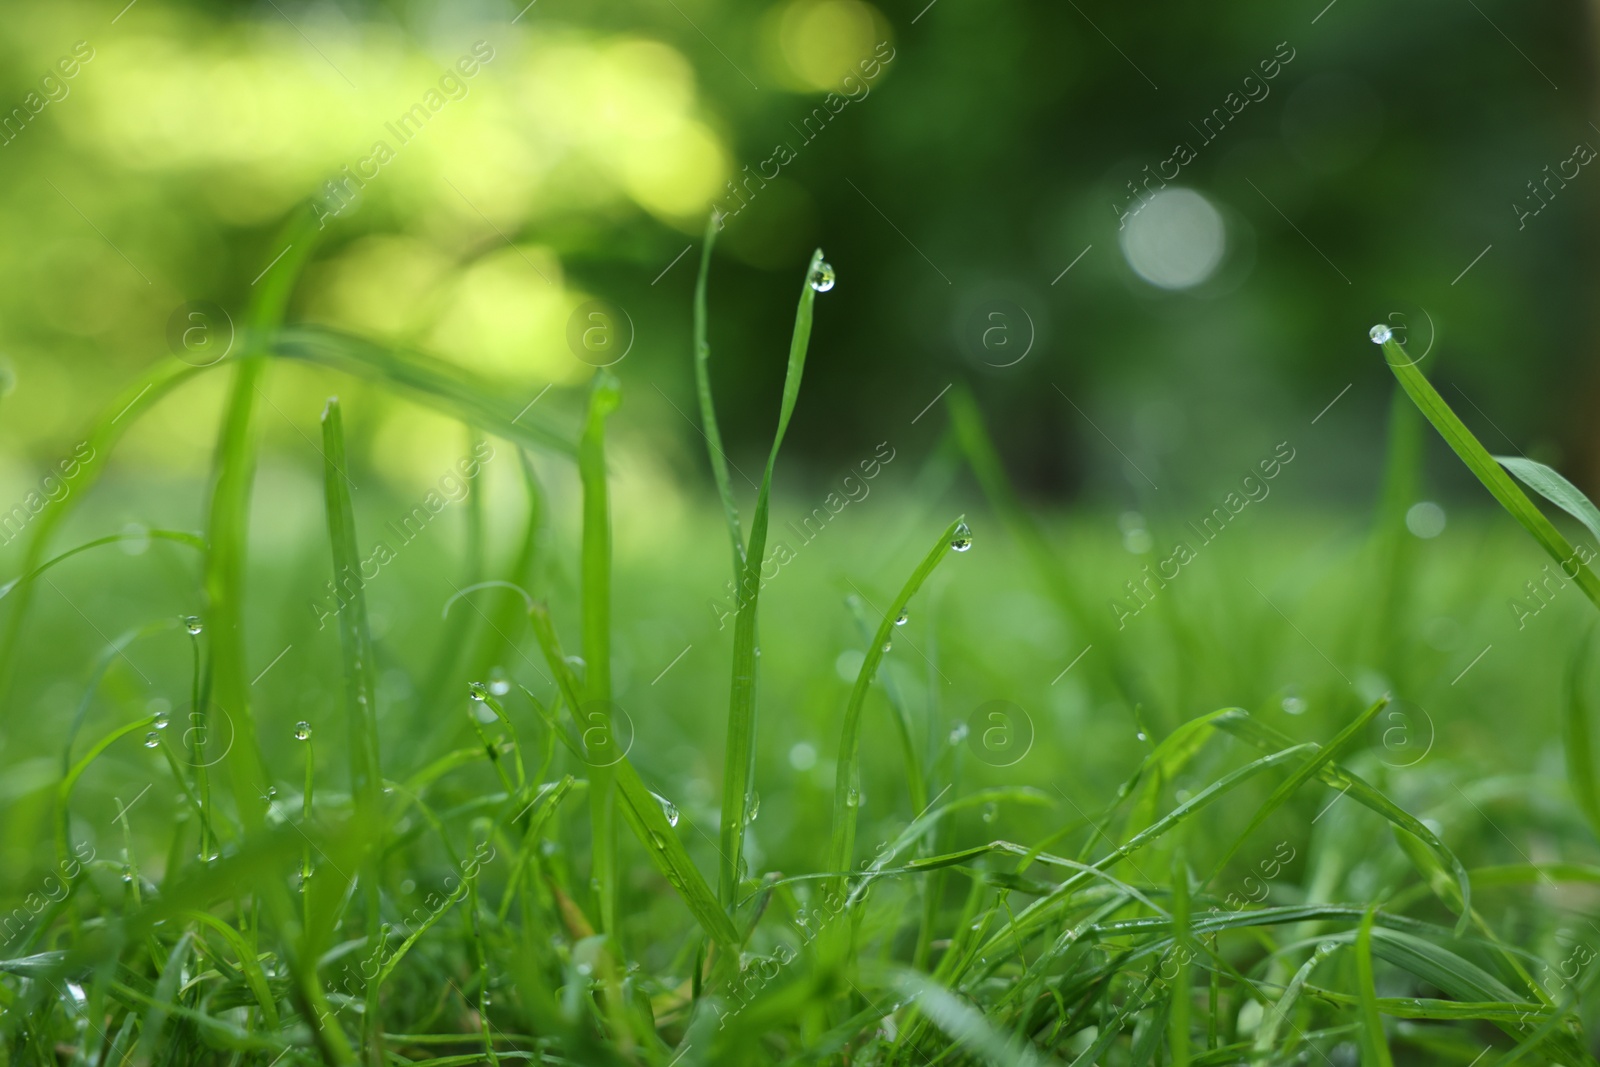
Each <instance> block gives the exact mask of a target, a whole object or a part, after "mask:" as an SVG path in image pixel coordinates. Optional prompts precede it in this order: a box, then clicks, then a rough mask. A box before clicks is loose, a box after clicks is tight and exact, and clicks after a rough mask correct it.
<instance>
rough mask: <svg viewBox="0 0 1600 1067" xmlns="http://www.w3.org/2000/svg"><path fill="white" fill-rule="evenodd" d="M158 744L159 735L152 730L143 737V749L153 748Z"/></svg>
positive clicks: (159, 740)
mask: <svg viewBox="0 0 1600 1067" xmlns="http://www.w3.org/2000/svg"><path fill="white" fill-rule="evenodd" d="M160 743H161V735H160V734H158V733H156V732H155V731H154V730H151V731H150V732H149V733H147V734H145V735H144V747H145V748H155V747H156V746H157V745H159V744H160Z"/></svg>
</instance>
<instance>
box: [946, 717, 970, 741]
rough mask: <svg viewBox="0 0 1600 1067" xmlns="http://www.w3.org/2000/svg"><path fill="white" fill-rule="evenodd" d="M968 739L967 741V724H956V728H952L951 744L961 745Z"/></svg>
mask: <svg viewBox="0 0 1600 1067" xmlns="http://www.w3.org/2000/svg"><path fill="white" fill-rule="evenodd" d="M966 739H967V724H966V723H964V722H958V723H956V724H955V726H954V727H952V728H951V730H950V743H951V744H952V745H959V744H960V743H961V742H963V741H965V740H966Z"/></svg>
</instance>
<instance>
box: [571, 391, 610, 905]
mask: <svg viewBox="0 0 1600 1067" xmlns="http://www.w3.org/2000/svg"><path fill="white" fill-rule="evenodd" d="M621 402H622V387H621V385H620V383H618V381H617V379H616V378H615V376H613V375H612V374H611V373H609V372H608V371H605V370H598V371H596V372H595V375H594V383H593V385H592V386H591V387H590V391H589V413H588V416H587V417H586V418H585V420H584V427H583V436H582V438H581V439H580V440H579V442H578V478H579V480H580V481H581V482H582V483H583V554H582V562H581V571H582V577H583V582H582V585H583V656H584V662H585V663H586V664H587V666H586V668H585V675H584V681H585V686H584V691H585V694H586V696H587V700H586V701H584V702H581V703H574V704H573V705H572V711H573V714H574V715H575V716H579V717H580V718H582V717H583V714H582V713H584V712H587V711H588V710H589V709H590V708H593V709H596V712H597V713H598V714H600V715H602V716H605V717H606V718H607V720H608V721H607V723H606V728H607V737H608V738H609V737H610V736H611V734H610V732H609V731H610V723H609V716H610V701H611V504H610V497H609V495H608V491H607V487H606V438H605V420H606V416H608V415H610V414H611V413H612V412H613V411H615V410H616V409H617V405H618V404H620V403H621ZM611 779H612V771H611V768H610V766H609V765H608V764H606V763H604V762H602V763H600V764H597V765H596V766H595V767H594V769H593V770H592V771H591V772H590V774H589V818H590V822H591V826H590V830H591V832H592V833H593V834H594V879H595V883H596V884H597V886H598V887H599V894H600V929H601V930H603V931H605V932H606V933H609V934H612V935H613V936H616V934H617V933H618V928H617V884H618V879H619V875H618V871H617V826H616V795H615V793H614V792H613V790H612V786H611Z"/></svg>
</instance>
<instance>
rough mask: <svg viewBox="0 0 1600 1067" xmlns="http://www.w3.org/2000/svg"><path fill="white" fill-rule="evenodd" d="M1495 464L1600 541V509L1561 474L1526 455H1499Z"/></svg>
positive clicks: (1495, 458) (1495, 459)
mask: <svg viewBox="0 0 1600 1067" xmlns="http://www.w3.org/2000/svg"><path fill="white" fill-rule="evenodd" d="M1494 461H1495V462H1496V463H1498V464H1500V466H1502V467H1504V468H1505V469H1506V470H1508V471H1510V472H1511V473H1512V474H1515V475H1516V476H1517V477H1518V478H1520V479H1521V480H1522V484H1524V485H1526V486H1527V487H1528V488H1529V489H1532V490H1533V491H1534V492H1535V493H1538V494H1539V495H1540V496H1542V497H1544V498H1545V499H1546V500H1548V501H1550V503H1552V504H1554V505H1555V506H1556V507H1558V508H1560V509H1561V510H1562V511H1565V512H1566V513H1567V514H1568V515H1571V516H1572V517H1573V518H1575V519H1577V520H1578V521H1579V522H1581V523H1583V525H1584V526H1585V527H1587V528H1588V530H1589V532H1590V533H1591V534H1593V535H1594V539H1595V540H1596V541H1600V508H1596V507H1595V506H1594V503H1593V502H1592V501H1591V500H1590V499H1589V498H1588V497H1586V496H1584V495H1583V492H1582V491H1581V490H1580V489H1579V488H1578V487H1577V486H1575V485H1573V484H1572V483H1571V482H1569V481H1567V480H1566V478H1564V477H1562V476H1561V474H1560V473H1559V472H1557V471H1556V470H1554V469H1553V468H1550V467H1547V466H1545V465H1544V464H1543V463H1536V462H1534V461H1533V460H1531V459H1528V458H1526V457H1524V456H1495V457H1494Z"/></svg>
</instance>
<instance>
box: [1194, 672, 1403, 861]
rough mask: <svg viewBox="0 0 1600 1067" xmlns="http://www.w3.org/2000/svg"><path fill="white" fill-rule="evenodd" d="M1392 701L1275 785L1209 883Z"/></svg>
mask: <svg viewBox="0 0 1600 1067" xmlns="http://www.w3.org/2000/svg"><path fill="white" fill-rule="evenodd" d="M1388 705H1389V698H1388V697H1387V696H1383V697H1379V698H1378V699H1377V700H1376V701H1374V702H1373V704H1372V706H1371V707H1369V708H1368V709H1367V710H1366V711H1364V712H1362V713H1361V714H1360V715H1357V716H1356V717H1355V718H1354V719H1353V720H1351V722H1350V724H1349V725H1348V726H1346V727H1345V728H1344V729H1343V730H1340V731H1339V732H1338V734H1336V735H1335V736H1334V738H1333V740H1331V741H1329V742H1328V743H1327V744H1325V745H1319V746H1318V747H1317V749H1316V751H1315V752H1313V753H1312V754H1311V756H1310V757H1309V758H1308V759H1307V760H1306V761H1305V763H1304V764H1302V765H1301V766H1300V767H1298V768H1296V769H1295V772H1294V773H1293V774H1291V775H1290V776H1289V778H1288V780H1287V781H1285V782H1284V783H1283V784H1282V785H1280V786H1278V788H1277V789H1274V790H1273V791H1272V795H1271V796H1269V797H1267V799H1266V802H1265V803H1263V804H1262V805H1261V806H1260V807H1259V808H1257V809H1256V813H1255V815H1254V817H1252V818H1251V820H1250V825H1249V826H1246V827H1245V829H1244V832H1243V833H1242V834H1240V835H1239V836H1238V838H1237V839H1235V841H1234V842H1233V845H1232V846H1231V847H1229V849H1228V850H1227V851H1226V852H1224V853H1223V854H1222V858H1221V859H1219V860H1218V861H1217V865H1216V867H1215V868H1214V869H1213V870H1212V872H1211V877H1210V878H1207V879H1206V884H1208V885H1209V884H1210V883H1211V882H1213V881H1215V880H1216V877H1217V875H1219V874H1221V873H1222V870H1223V868H1224V867H1226V866H1227V865H1228V861H1229V860H1231V859H1232V858H1233V857H1234V855H1235V854H1236V853H1237V852H1238V851H1239V849H1240V848H1242V847H1243V846H1244V843H1245V842H1246V841H1248V840H1249V839H1250V835H1251V834H1253V833H1255V832H1256V830H1257V828H1259V827H1260V826H1261V824H1262V823H1264V822H1266V821H1267V819H1268V818H1269V817H1270V816H1271V815H1272V813H1273V812H1275V811H1277V810H1278V809H1279V808H1280V807H1282V806H1283V804H1284V802H1285V801H1287V800H1288V799H1289V798H1290V797H1291V796H1293V795H1294V794H1295V792H1296V791H1297V790H1299V788H1300V787H1301V786H1303V785H1305V784H1306V783H1307V782H1309V781H1310V780H1311V778H1312V776H1314V775H1316V774H1318V773H1319V772H1320V771H1321V770H1322V769H1323V768H1324V767H1326V766H1327V765H1328V764H1330V763H1332V762H1333V760H1334V759H1335V758H1336V757H1338V756H1339V754H1340V753H1342V752H1343V751H1344V750H1345V749H1346V748H1348V747H1350V743H1351V742H1352V741H1354V740H1355V738H1356V737H1357V735H1359V734H1360V733H1361V731H1362V730H1363V729H1365V728H1366V726H1367V724H1368V723H1370V722H1371V721H1372V719H1373V716H1375V715H1377V714H1378V712H1380V711H1382V710H1383V709H1384V708H1386V707H1388Z"/></svg>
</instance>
